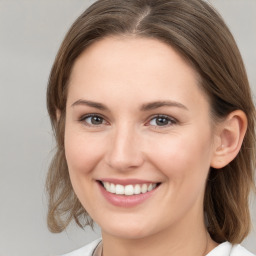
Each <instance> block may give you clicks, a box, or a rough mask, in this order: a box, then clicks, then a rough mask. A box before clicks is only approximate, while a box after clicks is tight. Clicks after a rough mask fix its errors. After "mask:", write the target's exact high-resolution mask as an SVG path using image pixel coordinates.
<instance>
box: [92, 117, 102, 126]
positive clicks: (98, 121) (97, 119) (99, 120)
mask: <svg viewBox="0 0 256 256" xmlns="http://www.w3.org/2000/svg"><path fill="white" fill-rule="evenodd" d="M92 124H102V118H101V117H99V116H93V117H92Z"/></svg>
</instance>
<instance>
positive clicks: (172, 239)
mask: <svg viewBox="0 0 256 256" xmlns="http://www.w3.org/2000/svg"><path fill="white" fill-rule="evenodd" d="M200 223H201V225H200V226H199V225H198V221H197V222H194V223H193V222H190V223H187V222H184V223H182V224H181V223H179V225H174V226H172V227H171V228H166V229H165V230H162V231H161V232H159V233H156V234H154V235H151V236H147V237H143V238H138V239H126V238H120V237H116V236H112V235H110V234H107V233H105V232H104V231H102V237H103V255H104V256H120V255H122V256H128V255H129V256H138V255H147V256H156V255H172V256H185V255H186V256H187V255H190V256H205V255H206V254H207V253H209V252H210V251H211V250H212V249H213V248H214V247H216V246H217V244H216V243H215V242H214V241H213V240H212V239H211V237H210V236H209V234H208V232H207V230H206V228H205V225H204V221H203V219H202V220H201V221H200Z"/></svg>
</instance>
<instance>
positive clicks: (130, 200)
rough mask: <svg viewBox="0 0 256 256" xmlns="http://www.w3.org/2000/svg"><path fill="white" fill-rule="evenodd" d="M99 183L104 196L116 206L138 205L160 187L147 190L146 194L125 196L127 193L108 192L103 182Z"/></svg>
mask: <svg viewBox="0 0 256 256" xmlns="http://www.w3.org/2000/svg"><path fill="white" fill-rule="evenodd" d="M98 185H99V188H100V191H101V193H102V194H103V196H104V197H105V199H106V200H107V201H108V202H109V203H111V204H113V205H115V206H119V207H133V206H137V205H139V204H141V203H143V202H145V201H146V200H147V199H149V198H150V197H151V196H152V195H153V194H154V192H155V191H156V190H157V188H158V187H156V188H155V189H153V190H151V191H149V192H146V193H144V194H138V195H132V196H125V195H116V194H112V193H110V192H108V191H107V190H106V189H105V188H104V187H103V186H102V185H101V184H98Z"/></svg>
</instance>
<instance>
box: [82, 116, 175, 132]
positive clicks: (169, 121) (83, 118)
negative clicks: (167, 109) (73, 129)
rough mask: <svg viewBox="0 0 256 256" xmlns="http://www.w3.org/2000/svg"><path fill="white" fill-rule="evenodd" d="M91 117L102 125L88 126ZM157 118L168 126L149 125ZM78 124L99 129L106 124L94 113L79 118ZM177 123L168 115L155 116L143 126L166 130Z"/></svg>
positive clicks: (103, 119) (101, 117)
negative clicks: (164, 121)
mask: <svg viewBox="0 0 256 256" xmlns="http://www.w3.org/2000/svg"><path fill="white" fill-rule="evenodd" d="M93 117H96V118H100V119H102V122H103V123H102V124H90V123H88V122H86V119H87V118H93ZM157 118H162V119H165V120H166V121H167V122H168V124H167V125H163V126H161V125H150V122H152V121H153V120H154V119H155V120H156V119H157ZM79 122H83V123H84V124H85V125H86V126H90V127H100V126H101V125H104V124H105V123H106V124H108V122H107V121H106V120H105V118H104V117H103V116H101V115H99V114H96V113H95V114H88V115H84V116H82V117H81V118H79ZM104 122H105V123H104ZM177 123H178V121H177V120H176V119H175V118H173V117H170V116H168V115H155V116H153V117H151V118H150V119H149V121H147V122H146V124H145V126H153V127H154V128H155V129H163V128H166V127H169V126H173V125H176V124H177Z"/></svg>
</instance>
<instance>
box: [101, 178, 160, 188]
mask: <svg viewBox="0 0 256 256" xmlns="http://www.w3.org/2000/svg"><path fill="white" fill-rule="evenodd" d="M98 181H101V182H109V183H113V184H120V185H124V186H125V185H135V184H152V183H153V184H155V183H160V182H156V181H149V180H141V179H112V178H104V179H99V180H98Z"/></svg>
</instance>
